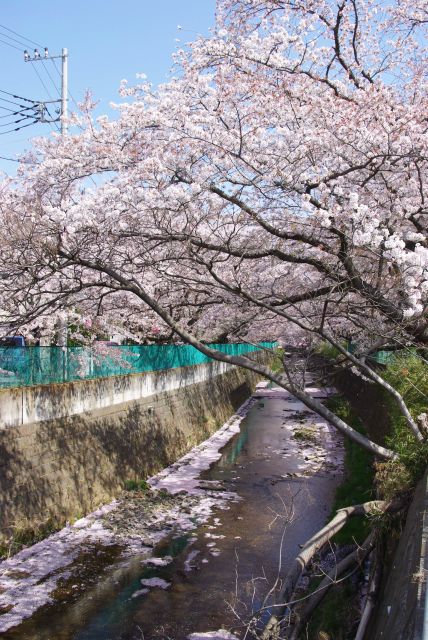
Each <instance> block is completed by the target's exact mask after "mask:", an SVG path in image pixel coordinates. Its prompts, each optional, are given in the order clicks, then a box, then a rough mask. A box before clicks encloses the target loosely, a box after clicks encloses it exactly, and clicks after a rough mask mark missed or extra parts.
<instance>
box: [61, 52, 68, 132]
mask: <svg viewBox="0 0 428 640" xmlns="http://www.w3.org/2000/svg"><path fill="white" fill-rule="evenodd" d="M61 60H62V75H61V133H62V135H63V136H64V135H65V134H66V133H67V129H68V125H67V123H66V119H67V116H68V51H67V49H66V48H63V50H62V55H61Z"/></svg>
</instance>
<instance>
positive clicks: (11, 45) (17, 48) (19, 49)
mask: <svg viewBox="0 0 428 640" xmlns="http://www.w3.org/2000/svg"><path fill="white" fill-rule="evenodd" d="M1 35H3V34H1ZM0 42H3V44H7V45H8V47H12V48H13V49H16V50H17V51H22V49H21V47H15V45H14V44H10V42H6V40H1V39H0Z"/></svg>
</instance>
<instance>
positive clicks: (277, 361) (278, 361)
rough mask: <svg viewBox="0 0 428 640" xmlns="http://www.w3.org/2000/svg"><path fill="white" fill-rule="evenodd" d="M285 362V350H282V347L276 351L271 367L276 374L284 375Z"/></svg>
mask: <svg viewBox="0 0 428 640" xmlns="http://www.w3.org/2000/svg"><path fill="white" fill-rule="evenodd" d="M283 360H284V349H281V347H278V348H277V349H275V351H274V357H273V360H272V364H271V367H270V368H271V370H272V371H273V372H274V373H282V372H283V371H284V364H283Z"/></svg>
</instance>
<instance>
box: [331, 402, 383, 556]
mask: <svg viewBox="0 0 428 640" xmlns="http://www.w3.org/2000/svg"><path fill="white" fill-rule="evenodd" d="M326 405H327V406H328V408H329V409H330V411H332V412H333V413H335V414H336V415H337V416H339V418H342V420H344V421H345V422H346V423H347V424H349V425H350V426H351V427H352V428H353V429H355V430H356V431H359V432H360V433H364V428H363V426H362V424H361V421H360V419H359V418H358V417H357V416H356V415H355V413H354V412H353V410H352V408H351V406H350V404H349V403H348V401H347V400H345V399H344V398H343V397H340V396H335V397H333V398H329V399H328V400H327V402H326ZM345 474H346V475H345V478H344V480H343V482H342V483H341V484H340V485H339V487H338V488H337V489H336V495H335V499H334V504H333V508H332V517H333V516H334V515H335V513H336V511H337V510H338V509H342V508H343V507H349V505H354V504H361V503H362V502H367V501H368V500H372V499H373V477H374V470H373V456H372V455H371V454H370V453H369V452H368V451H366V450H365V449H363V448H362V447H361V446H360V445H359V444H357V443H356V442H353V441H352V440H350V439H349V438H346V439H345ZM368 525H369V523H368V521H367V518H364V517H354V518H351V519H350V520H349V522H348V523H347V524H346V525H345V526H344V528H343V529H342V530H341V531H339V533H337V534H336V536H335V537H334V538H333V541H334V542H336V543H337V544H350V543H351V544H352V543H353V542H354V541H357V542H358V543H361V542H363V540H364V539H365V538H366V537H367V535H368V533H369V526H368Z"/></svg>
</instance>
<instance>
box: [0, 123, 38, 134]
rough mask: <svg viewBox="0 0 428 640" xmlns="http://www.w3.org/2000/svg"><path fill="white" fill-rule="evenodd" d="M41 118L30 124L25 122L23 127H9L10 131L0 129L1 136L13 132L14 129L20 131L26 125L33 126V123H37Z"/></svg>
mask: <svg viewBox="0 0 428 640" xmlns="http://www.w3.org/2000/svg"><path fill="white" fill-rule="evenodd" d="M38 122H40V120H34V121H33V122H29V123H28V124H23V125H22V126H21V127H15V129H9V130H8V131H0V136H4V135H6V133H12V132H13V131H20V130H21V129H25V128H26V127H32V126H33V124H37V123H38Z"/></svg>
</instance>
